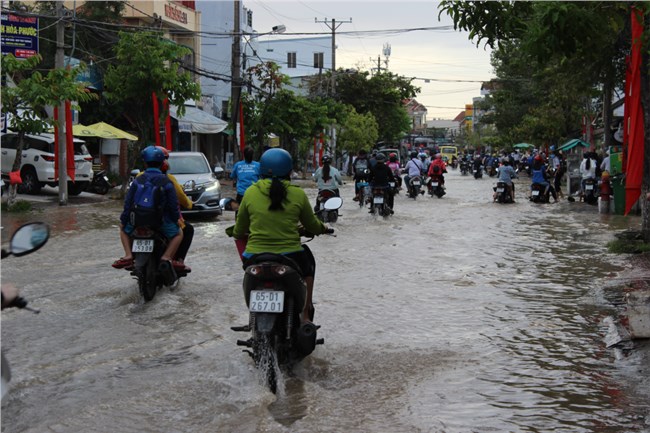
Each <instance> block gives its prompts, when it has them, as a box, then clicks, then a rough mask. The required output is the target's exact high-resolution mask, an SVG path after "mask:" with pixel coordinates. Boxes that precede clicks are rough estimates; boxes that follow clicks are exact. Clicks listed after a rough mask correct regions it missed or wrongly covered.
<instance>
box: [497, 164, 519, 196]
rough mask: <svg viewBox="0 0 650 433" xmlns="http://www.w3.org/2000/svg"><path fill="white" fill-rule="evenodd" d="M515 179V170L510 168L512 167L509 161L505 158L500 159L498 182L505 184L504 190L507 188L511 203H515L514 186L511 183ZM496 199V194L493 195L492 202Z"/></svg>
mask: <svg viewBox="0 0 650 433" xmlns="http://www.w3.org/2000/svg"><path fill="white" fill-rule="evenodd" d="M516 177H517V172H515V169H514V168H512V165H510V159H509V158H507V157H504V158H501V167H499V180H498V181H499V182H503V183H505V184H506V188H508V192H509V193H510V197H511V198H512V202H513V203H514V202H515V184H514V183H512V179H514V178H516ZM496 199H497V194H496V192H495V193H494V200H496Z"/></svg>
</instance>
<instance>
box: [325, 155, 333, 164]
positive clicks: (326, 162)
mask: <svg viewBox="0 0 650 433" xmlns="http://www.w3.org/2000/svg"><path fill="white" fill-rule="evenodd" d="M330 162H332V157H331V156H329V155H323V164H329V163H330Z"/></svg>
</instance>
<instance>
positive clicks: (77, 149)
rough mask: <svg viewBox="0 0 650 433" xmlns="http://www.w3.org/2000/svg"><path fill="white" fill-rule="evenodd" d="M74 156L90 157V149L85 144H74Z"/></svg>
mask: <svg viewBox="0 0 650 433" xmlns="http://www.w3.org/2000/svg"><path fill="white" fill-rule="evenodd" d="M74 154H75V155H90V152H89V151H88V148H87V147H86V144H85V143H75V144H74Z"/></svg>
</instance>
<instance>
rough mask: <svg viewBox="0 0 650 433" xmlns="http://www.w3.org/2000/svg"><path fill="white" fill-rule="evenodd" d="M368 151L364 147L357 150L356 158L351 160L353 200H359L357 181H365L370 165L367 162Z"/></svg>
mask: <svg viewBox="0 0 650 433" xmlns="http://www.w3.org/2000/svg"><path fill="white" fill-rule="evenodd" d="M367 157H368V152H366V151H365V150H364V149H361V150H360V151H359V154H358V155H357V157H356V159H355V160H354V161H353V162H352V176H353V179H354V199H353V200H354V201H359V187H358V186H357V184H358V183H359V182H367V179H368V171H369V169H370V165H369V162H368V158H367Z"/></svg>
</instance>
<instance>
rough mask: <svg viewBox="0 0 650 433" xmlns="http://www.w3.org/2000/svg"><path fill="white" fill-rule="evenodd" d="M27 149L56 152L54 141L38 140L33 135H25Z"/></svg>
mask: <svg viewBox="0 0 650 433" xmlns="http://www.w3.org/2000/svg"><path fill="white" fill-rule="evenodd" d="M25 143H26V144H25V149H34V150H38V151H40V152H47V153H54V143H48V142H47V141H44V140H38V139H36V138H32V137H25Z"/></svg>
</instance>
